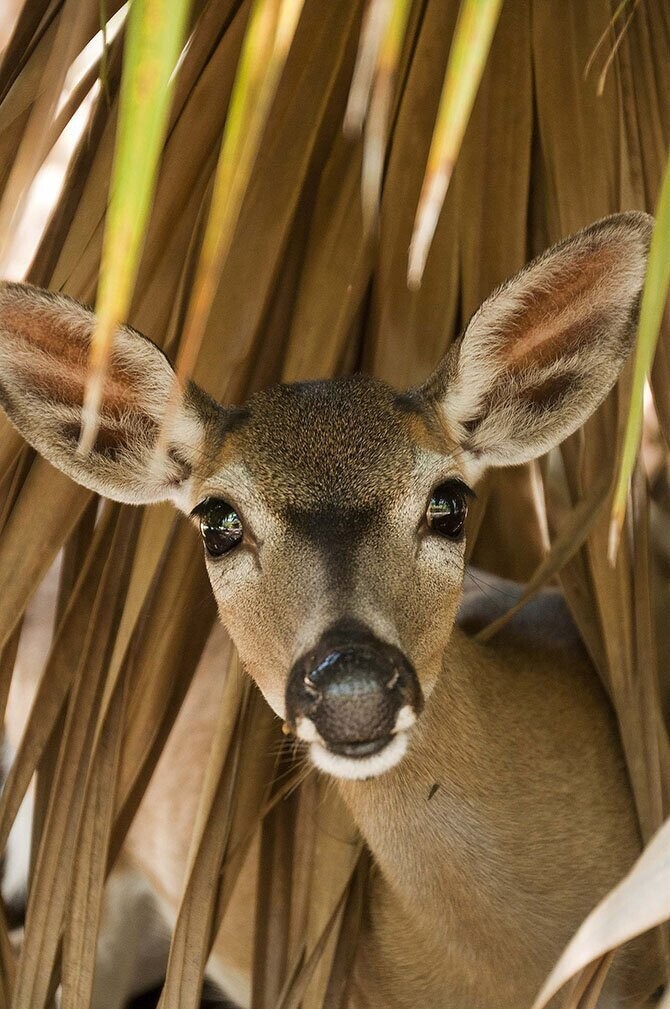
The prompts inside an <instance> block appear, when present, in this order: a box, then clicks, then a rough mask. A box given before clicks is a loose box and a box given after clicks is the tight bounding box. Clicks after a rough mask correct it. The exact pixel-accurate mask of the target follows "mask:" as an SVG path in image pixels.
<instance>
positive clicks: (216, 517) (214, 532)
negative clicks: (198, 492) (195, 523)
mask: <svg viewBox="0 0 670 1009" xmlns="http://www.w3.org/2000/svg"><path fill="white" fill-rule="evenodd" d="M193 514H194V515H197V516H198V518H199V519H200V534H201V536H202V539H203V542H204V544H205V549H206V550H207V553H208V554H209V555H210V557H222V556H223V554H227V553H228V552H229V551H230V550H232V549H233V547H236V546H237V544H238V543H240V542H241V540H242V536H243V535H244V529H243V528H242V520H241V519H240V516H239V515H238V514H237V512H236V511H235V509H234V508H233V506H232V505H229V504H228V502H227V501H222V500H221V499H220V498H213V497H209V498H207V499H206V500H205V501H203V502H202V504H199V505H198V507H197V508H196V509H195V511H194V513H193Z"/></svg>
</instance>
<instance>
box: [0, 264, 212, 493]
mask: <svg viewBox="0 0 670 1009" xmlns="http://www.w3.org/2000/svg"><path fill="white" fill-rule="evenodd" d="M94 324H95V317H94V315H93V313H92V312H91V311H89V310H88V309H86V308H83V307H82V306H81V305H80V304H78V303H77V302H76V301H72V300H71V299H70V298H66V297H64V296H63V295H60V294H51V293H49V292H47V291H41V290H39V289H38V288H35V287H30V286H28V285H25V284H12V283H4V284H0V405H1V406H2V407H3V409H4V410H5V412H6V413H7V416H8V417H9V419H10V421H11V422H12V423H13V424H14V425H15V426H16V427H17V428H18V430H19V432H20V433H21V434H22V435H23V436H24V438H25V439H26V440H27V441H28V442H29V443H30V444H31V445H32V446H33V447H34V448H35V449H37V451H38V452H40V453H41V454H42V455H43V456H44V457H45V458H46V459H48V460H49V462H51V463H53V465H54V466H57V467H58V469H61V470H62V471H63V472H64V473H66V474H67V475H68V476H70V477H72V479H73V480H76V481H77V483H80V484H83V485H84V486H85V487H89V488H90V489H91V490H94V491H96V492H97V493H99V494H104V495H105V496H107V497H110V498H113V499H114V500H116V501H124V502H128V503H132V504H148V503H150V502H153V501H163V500H167V499H172V500H173V501H174V502H175V503H176V504H177V505H178V506H179V507H182V508H184V509H185V510H188V509H189V507H190V506H191V507H192V505H191V504H190V501H189V497H190V495H189V485H190V481H191V477H192V474H193V471H194V469H195V466H196V464H197V463H198V461H199V460H201V459H202V458H203V457H204V456H205V455H206V442H207V436H208V435H210V436H211V435H212V434H213V433H214V432H215V431H216V430H217V429H218V430H221V428H222V426H223V425H224V423H225V421H224V418H225V413H224V411H223V410H222V408H220V407H218V406H217V405H216V404H215V403H214V402H213V401H212V400H210V399H209V397H208V396H206V395H205V393H203V392H202V391H201V390H199V389H198V388H197V387H196V386H193V385H191V386H190V387H189V389H188V390H187V393H186V396H185V397H184V400H183V403H182V406H181V407H180V409H179V410H178V412H177V413H176V415H175V417H174V419H173V420H172V422H171V424H170V430H169V432H167V437H166V438H165V439H164V440H165V445H166V448H165V451H164V453H163V454H162V455H161V457H160V459H158V460H157V459H155V452H154V449H155V445H156V443H157V439H158V434H159V430H160V425H161V422H162V417H163V410H164V407H165V403H166V399H167V397H168V394H169V392H170V389H171V387H172V382H173V379H174V373H173V371H172V368H171V367H170V365H169V363H168V361H167V358H166V357H165V355H164V354H163V353H162V352H161V351H160V350H159V349H158V347H156V346H155V345H154V344H153V343H151V341H150V340H147V339H146V337H144V336H142V335H141V334H140V333H137V332H135V331H134V330H132V329H129V328H126V327H120V328H119V330H118V331H117V333H116V335H115V339H114V349H113V354H112V360H111V363H110V368H109V371H108V374H107V378H106V381H105V387H104V394H103V402H102V407H101V411H100V429H99V433H98V437H97V440H96V444H95V446H94V448H93V450H92V451H91V452H90V453H88V454H86V455H81V454H79V453H78V452H77V446H78V442H79V433H80V424H81V409H82V403H83V394H84V381H85V376H86V370H87V366H88V352H89V346H90V340H91V335H92V332H93V329H94Z"/></svg>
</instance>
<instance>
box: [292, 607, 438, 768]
mask: <svg viewBox="0 0 670 1009" xmlns="http://www.w3.org/2000/svg"><path fill="white" fill-rule="evenodd" d="M422 707H423V696H422V693H421V687H420V686H419V681H418V679H417V676H416V673H415V671H414V667H413V666H412V664H411V662H410V661H409V660H408V659H407V657H406V656H405V655H404V654H403V653H402V651H401V650H400V649H399V648H396V647H395V645H391V644H388V643H387V642H384V641H381V640H380V639H379V638H377V637H376V636H375V635H374V634H373V633H372V631H370V630H369V629H368V628H367V627H365V626H364V625H363V624H361V623H359V622H358V621H353V620H342V621H339V622H338V623H336V624H334V625H333V626H331V627H330V628H329V629H328V630H327V631H326V632H325V633H324V634H323V635H322V637H321V639H320V640H319V642H318V644H317V645H316V647H315V648H313V649H310V651H308V652H307V653H305V654H304V655H302V656H301V657H300V658H299V659H298V661H297V662H296V663H295V664H294V666H293V668H292V669H291V672H290V675H289V679H288V684H287V690H286V711H287V717H288V722H289V725H290V726H291V728H292V729H293V731H294V732H295V733H296V734H297V735H298V736H299V737H300V738H301V739H304V740H305V741H307V742H314V743H319V744H321V745H322V746H324V747H325V748H326V749H327V750H328V751H329V752H330V753H332V754H335V755H338V756H341V757H346V758H353V759H356V758H358V759H364V758H367V757H370V756H372V755H374V754H377V753H380V752H382V751H383V750H384V749H385V748H386V747H387V746H389V744H390V743H391V742H392V740H393V737H394V736H395V735H396V734H397V733H399V732H403V731H404V730H406V729H407V728H408V727H409V726H410V725H411V724H412V723H413V722H414V720H415V718H416V716H417V715H418V714H419V712H420V711H421V708H422Z"/></svg>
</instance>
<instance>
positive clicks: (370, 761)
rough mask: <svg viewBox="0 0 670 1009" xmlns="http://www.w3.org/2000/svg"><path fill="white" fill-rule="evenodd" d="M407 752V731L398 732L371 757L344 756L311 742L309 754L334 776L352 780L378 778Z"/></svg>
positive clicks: (314, 761) (315, 763)
mask: <svg viewBox="0 0 670 1009" xmlns="http://www.w3.org/2000/svg"><path fill="white" fill-rule="evenodd" d="M406 752H407V733H406V732H397V733H396V734H395V736H393V738H392V739H391V742H390V743H389V744H388V746H385V747H384V749H383V750H381V751H380V752H379V753H374V754H372V756H371V757H343V756H342V755H341V754H339V753H331V751H330V750H327V749H326V747H325V746H323V745H322V744H321V743H310V747H309V755H310V757H311V760H312V763H313V764H314V765H315V766H316V767H318V768H319V770H320V771H325V773H326V774H330V775H331V776H332V777H333V778H348V779H349V780H350V781H364V780H365V779H366V778H378V777H379V775H380V774H384V773H385V772H386V771H390V770H391V768H392V767H395V766H396V764H399V763H400V761H401V760H402V758H403V757H404V756H405V753H406Z"/></svg>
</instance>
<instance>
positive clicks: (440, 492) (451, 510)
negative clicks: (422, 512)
mask: <svg viewBox="0 0 670 1009" xmlns="http://www.w3.org/2000/svg"><path fill="white" fill-rule="evenodd" d="M469 497H474V494H473V492H472V491H471V490H470V488H469V487H467V486H466V485H465V484H464V483H463V482H462V481H461V480H445V482H444V483H441V484H440V485H439V487H436V488H435V490H434V491H433V493H432V494H431V497H430V501H429V502H428V510H427V512H426V521H427V522H428V528H429V529H431V530H432V531H433V532H435V533H439V535H440V536H446V537H447V539H450V540H460V539H462V538H463V532H464V529H465V519H466V518H467V514H468V498H469Z"/></svg>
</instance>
